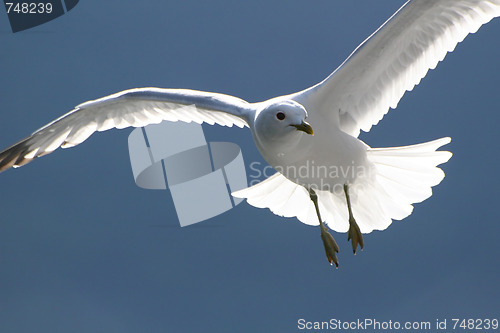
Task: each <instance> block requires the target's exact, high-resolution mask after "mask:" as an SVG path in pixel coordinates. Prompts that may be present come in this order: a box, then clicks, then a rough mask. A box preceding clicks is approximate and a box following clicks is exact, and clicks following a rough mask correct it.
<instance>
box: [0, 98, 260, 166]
mask: <svg viewBox="0 0 500 333" xmlns="http://www.w3.org/2000/svg"><path fill="white" fill-rule="evenodd" d="M249 105H250V104H249V103H247V102H245V101H244V100H241V99H239V98H236V97H233V96H228V95H223V94H216V93H208V92H202V91H194V90H185V89H160V88H138V89H130V90H125V91H122V92H119V93H116V94H113V95H110V96H107V97H103V98H100V99H96V100H93V101H88V102H85V103H82V104H80V105H78V106H77V107H75V109H74V110H72V111H70V112H68V113H67V114H65V115H63V116H62V117H60V118H58V119H56V120H54V121H53V122H51V123H49V124H47V125H45V126H44V127H42V128H40V129H39V130H37V131H36V132H34V133H33V134H31V135H30V136H29V137H27V138H25V139H24V140H21V141H19V142H18V143H16V144H14V145H13V146H11V147H9V148H7V149H5V150H4V151H2V152H0V172H1V171H4V170H6V169H8V168H10V167H19V166H22V165H24V164H26V163H29V162H31V161H32V160H33V159H34V158H36V157H39V156H43V155H46V154H48V153H51V152H52V151H54V150H55V149H57V148H59V147H62V148H68V147H73V146H76V145H78V144H80V143H82V142H83V141H85V140H86V139H87V138H88V137H89V136H90V135H92V133H94V132H96V131H99V132H100V131H106V130H108V129H111V128H125V127H130V126H132V127H140V126H146V125H149V124H157V123H160V122H161V121H163V120H169V121H179V120H180V121H184V122H192V121H194V122H196V123H203V122H206V123H208V124H211V125H213V124H219V125H223V126H232V125H236V126H238V127H244V126H248V117H249V116H250V110H251V109H250V107H249Z"/></svg>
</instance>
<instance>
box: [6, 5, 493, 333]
mask: <svg viewBox="0 0 500 333" xmlns="http://www.w3.org/2000/svg"><path fill="white" fill-rule="evenodd" d="M402 3H403V1H393V0H391V1H384V2H377V4H375V3H374V2H371V1H360V0H359V1H358V0H356V1H329V2H326V1H307V2H306V1H286V2H285V1H280V2H278V1H252V2H229V1H211V2H202V3H200V2H199V1H182V2H180V1H176V2H174V1H149V2H147V3H139V2H132V1H117V0H114V1H105V2H103V1H97V0H86V1H83V0H82V1H80V3H79V4H78V5H77V6H76V7H75V8H74V9H73V10H71V11H70V12H68V13H67V14H66V15H63V16H62V17H60V18H58V19H56V20H54V21H51V22H49V23H47V24H44V25H42V26H39V27H36V28H34V29H31V30H27V31H24V32H20V33H16V34H13V33H12V32H11V31H10V27H9V24H8V20H7V16H6V15H5V14H3V15H0V40H1V45H2V47H1V48H0V60H1V63H2V65H1V68H2V70H1V72H2V75H0V87H1V89H0V100H1V101H2V102H1V113H0V116H1V118H0V145H1V146H2V147H7V146H9V145H11V144H12V143H14V142H15V141H17V140H19V139H21V138H23V137H24V136H26V135H28V134H29V133H31V132H32V131H34V130H35V129H37V128H39V127H41V126H42V125H44V124H45V123H47V122H48V121H50V120H52V119H54V118H56V117H58V116H60V115H61V114H63V113H65V112H67V111H69V110H70V109H71V108H72V107H73V106H75V105H77V104H79V103H81V102H83V101H86V100H89V99H95V98H98V97H102V96H105V95H108V94H111V93H114V92H117V91H120V90H123V89H127V88H134V87H144V86H157V87H172V88H191V89H199V90H207V91H216V92H222V93H226V94H231V95H235V96H238V97H240V98H243V99H246V100H248V101H251V102H254V101H260V100H264V99H267V98H270V97H274V96H277V95H282V94H286V93H291V92H294V91H298V90H301V89H303V88H305V87H308V86H310V85H312V84H314V83H316V82H318V81H320V80H322V79H323V78H324V77H325V76H327V75H328V74H329V73H330V72H331V71H333V70H334V69H335V68H336V67H337V66H338V65H339V64H340V63H341V62H342V61H343V60H344V59H345V58H346V57H347V56H348V55H349V54H350V52H351V51H352V50H353V49H354V48H355V47H356V46H357V45H358V44H359V43H360V42H361V41H362V40H364V39H365V38H366V37H367V36H368V35H370V34H371V33H372V32H373V31H374V30H375V29H376V28H377V27H378V26H379V25H380V24H382V23H383V22H384V21H385V20H386V19H387V18H388V17H389V16H390V15H391V14H392V13H393V12H394V11H396V10H397V8H399V6H400V5H401V4H402ZM499 36H500V19H497V20H493V21H492V22H490V23H489V24H487V25H485V26H483V27H482V28H481V29H480V30H479V32H478V33H477V34H474V35H470V36H468V37H467V38H466V40H465V41H464V42H463V43H461V44H460V45H459V46H458V47H457V49H456V50H455V52H453V53H452V54H449V55H448V56H447V58H446V59H445V61H444V62H443V63H441V64H440V65H439V66H438V67H437V69H436V70H433V71H431V72H429V74H428V75H427V77H426V78H425V79H424V80H423V81H422V82H421V84H420V85H419V86H417V87H416V88H415V89H414V91H412V92H410V93H407V94H405V96H404V97H403V99H402V100H401V102H400V103H399V106H398V109H397V110H395V111H394V110H393V111H391V112H390V113H389V114H388V115H387V116H386V117H385V118H384V119H383V121H382V122H381V123H380V124H379V125H377V126H376V127H374V128H373V129H372V131H371V132H370V133H364V134H362V136H361V137H362V139H363V140H365V141H366V142H367V143H368V144H369V145H370V146H372V147H379V146H398V145H406V144H414V143H419V142H424V141H429V140H432V139H436V138H439V137H443V136H451V137H452V139H453V141H452V143H451V144H450V145H448V146H447V149H449V150H450V151H452V152H453V154H454V156H453V158H452V159H451V160H450V161H449V162H448V163H447V164H445V165H444V166H443V169H444V171H445V172H446V175H447V176H446V178H445V179H444V181H443V182H442V183H441V184H440V185H439V186H437V187H436V188H435V189H434V195H433V196H432V197H431V198H430V199H428V200H427V201H425V202H424V203H421V204H417V205H415V210H414V213H413V214H412V215H411V216H409V217H408V218H406V219H405V220H403V221H395V222H394V223H393V224H392V225H391V226H390V227H389V228H388V229H387V230H385V231H383V232H373V233H371V234H369V235H366V236H365V250H364V251H362V252H360V253H359V254H358V255H356V256H353V255H352V253H351V251H350V250H349V247H350V246H349V244H348V243H347V240H346V239H347V236H346V235H345V234H334V237H335V238H336V239H337V241H338V242H339V244H340V246H341V252H340V257H339V259H340V265H341V266H340V269H339V270H335V269H333V268H332V267H331V266H329V265H328V263H327V261H326V259H325V256H324V252H323V248H322V246H323V245H322V244H321V241H320V235H319V229H318V228H315V227H310V226H306V225H303V224H302V223H300V222H298V221H297V220H296V219H286V218H281V217H278V216H275V215H273V214H272V213H270V212H269V211H268V210H263V209H257V208H254V207H251V206H249V205H248V204H246V203H243V204H240V205H239V206H237V207H236V208H234V209H232V210H230V211H228V212H226V213H225V214H223V215H220V216H218V217H215V218H213V219H211V220H209V221H206V222H204V223H201V224H199V225H195V226H191V227H187V228H180V227H179V226H178V222H177V218H176V214H175V209H174V206H173V203H172V201H171V197H170V195H169V193H168V192H167V191H148V190H143V189H140V188H138V187H137V186H136V185H135V183H134V181H133V177H132V172H131V168H130V162H129V156H128V148H127V137H128V134H129V133H130V130H121V131H110V132H105V133H100V134H98V135H95V136H93V137H91V138H90V139H89V140H88V141H87V142H85V143H84V144H82V145H80V146H78V147H76V148H73V149H67V150H64V151H62V150H58V151H57V152H55V153H54V154H52V155H49V156H47V157H44V158H42V159H39V160H37V161H36V162H34V163H32V164H30V165H27V166H25V167H23V168H21V169H17V170H9V171H7V172H5V173H2V174H1V175H0V189H1V193H2V194H1V198H2V200H1V203H0V209H1V212H2V214H1V219H0V331H2V332H33V331H40V332H68V331H71V332H199V331H215V330H217V331H219V332H231V331H241V332H255V331H258V330H260V331H268V332H271V331H272V332H294V331H299V330H298V328H297V321H298V320H299V319H301V318H303V319H305V320H307V321H328V320H330V319H332V318H334V319H339V320H342V321H351V320H357V319H362V320H363V319H364V318H373V319H377V320H379V321H384V320H385V321H388V320H392V321H401V322H404V321H407V320H415V321H430V322H432V323H435V321H436V319H440V320H442V319H447V320H448V322H450V321H451V319H452V318H494V317H495V316H496V318H498V309H499V308H500V290H499V287H498V281H499V280H500V268H499V267H498V254H499V253H500V243H499V242H498V241H497V235H498V234H499V233H500V224H499V223H498V210H497V207H496V204H497V202H496V200H497V198H498V188H499V186H500V181H499V180H500V177H499V176H498V174H497V170H498V166H499V163H500V161H499V158H498V147H497V141H498V136H499V134H498V126H497V124H498V122H499V121H500V119H499V118H500V115H499V112H498V110H500V96H499V94H498V91H499V88H498V87H500V62H499V61H498V59H500V44H499V43H498V39H499ZM205 132H206V135H207V139H208V140H209V141H230V142H234V143H236V144H238V145H239V146H240V147H241V148H242V151H243V157H244V159H245V162H246V164H247V165H249V164H250V163H251V162H253V161H262V159H261V157H260V156H259V154H258V152H257V150H256V148H255V147H254V145H253V142H252V139H251V136H250V132H249V131H248V130H241V129H232V128H231V129H228V128H223V127H209V126H207V127H205ZM247 171H248V170H247Z"/></svg>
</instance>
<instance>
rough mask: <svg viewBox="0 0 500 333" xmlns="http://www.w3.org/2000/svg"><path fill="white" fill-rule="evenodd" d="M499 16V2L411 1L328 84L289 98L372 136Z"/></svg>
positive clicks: (355, 132) (341, 125) (351, 130)
mask: <svg viewBox="0 0 500 333" xmlns="http://www.w3.org/2000/svg"><path fill="white" fill-rule="evenodd" d="M499 15H500V0H413V1H408V2H407V3H405V5H403V7H401V8H400V9H399V10H398V11H397V12H396V13H395V14H394V15H393V16H392V17H391V18H390V19H389V20H387V21H386V22H385V23H384V24H383V25H382V26H381V27H380V28H379V29H378V30H377V31H375V32H374V33H373V34H372V35H371V36H370V37H368V38H367V39H366V40H365V41H364V42H363V43H362V44H361V45H359V46H358V47H357V48H356V50H355V51H354V52H353V53H352V54H351V55H350V56H349V57H348V58H347V59H346V60H345V61H344V63H343V64H342V65H341V66H340V67H339V68H337V69H336V70H335V71H334V72H333V73H332V74H331V75H330V76H329V77H327V78H326V79H325V80H324V81H322V82H321V83H319V84H317V85H316V86H313V87H311V88H309V89H306V90H304V91H301V92H299V93H296V94H293V95H290V96H289V97H291V98H293V99H295V100H296V101H298V102H299V103H301V104H303V105H304V106H305V107H306V109H308V110H309V109H310V110H309V116H310V117H311V118H310V120H311V122H312V121H313V117H321V119H320V120H319V121H325V119H327V120H328V121H330V122H332V123H334V124H337V125H338V126H339V128H340V129H341V130H343V131H344V132H346V133H349V134H351V135H353V136H355V137H357V136H358V135H359V133H360V130H363V131H365V132H368V131H369V130H370V128H371V127H372V126H373V125H376V124H377V123H378V122H379V121H380V120H381V119H382V117H383V116H384V115H385V114H386V113H387V112H388V111H389V108H393V109H394V108H396V106H397V104H398V102H399V100H400V99H401V97H402V96H403V94H404V93H405V91H410V90H412V89H413V87H414V86H415V85H417V84H418V83H419V82H420V80H421V79H422V78H423V77H424V76H425V75H426V74H427V71H428V70H429V69H433V68H435V67H436V65H437V64H438V62H439V61H442V60H443V59H444V57H445V56H446V54H447V53H448V52H451V51H453V50H454V49H455V46H456V45H457V44H458V43H459V42H461V41H462V40H463V39H464V38H465V37H466V36H467V35H468V34H469V33H474V32H476V31H477V30H478V29H479V27H481V25H483V24H485V23H487V22H489V21H490V20H491V19H492V18H494V17H497V16H499Z"/></svg>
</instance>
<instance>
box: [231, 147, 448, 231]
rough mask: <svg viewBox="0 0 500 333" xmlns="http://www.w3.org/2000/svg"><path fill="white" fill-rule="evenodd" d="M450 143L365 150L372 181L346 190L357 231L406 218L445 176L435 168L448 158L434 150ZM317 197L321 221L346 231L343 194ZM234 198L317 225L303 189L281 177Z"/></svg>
mask: <svg viewBox="0 0 500 333" xmlns="http://www.w3.org/2000/svg"><path fill="white" fill-rule="evenodd" d="M450 141H451V139H450V138H442V139H438V140H434V141H431V142H426V143H422V144H418V145H413V146H405V147H394V148H376V149H369V150H368V151H367V156H368V160H369V161H370V162H371V163H372V164H373V166H374V168H375V172H374V177H371V178H369V179H364V180H363V181H362V182H360V183H356V184H354V185H353V186H351V190H350V195H351V204H352V211H353V214H354V218H355V219H356V221H357V223H358V225H359V227H360V229H361V232H363V233H369V232H371V231H373V230H384V229H386V228H387V227H388V226H389V225H390V224H391V223H392V220H393V219H394V220H401V219H403V218H405V217H407V216H408V215H410V214H411V213H412V211H413V206H412V204H414V203H419V202H422V201H424V200H425V199H427V198H429V197H430V196H431V195H432V186H435V185H437V184H439V183H440V182H441V180H443V178H444V172H443V171H442V170H441V169H439V168H438V167H437V166H438V165H439V164H442V163H445V162H447V161H448V160H449V159H450V157H451V156H452V154H451V153H450V152H448V151H436V149H438V148H439V147H441V146H443V145H445V144H447V143H449V142H450ZM316 193H317V194H318V199H319V200H318V202H319V209H320V212H321V215H322V219H323V221H324V222H325V223H326V224H327V225H328V226H329V227H330V228H331V229H333V230H335V231H337V232H347V230H348V228H349V222H348V212H347V205H346V200H345V196H344V195H343V193H332V192H328V191H318V190H316ZM233 196H235V197H238V198H246V199H247V201H248V203H249V204H250V205H252V206H255V207H259V208H269V209H270V210H271V211H272V212H273V213H274V214H276V215H280V216H285V217H293V216H295V217H297V218H298V219H299V220H300V221H301V222H303V223H305V224H309V225H318V224H319V222H318V218H317V216H316V211H315V209H314V205H313V203H312V201H311V200H310V198H309V193H308V191H307V190H306V189H305V188H304V187H302V186H300V185H298V184H296V183H294V182H292V181H290V180H288V179H287V178H285V177H284V176H283V175H281V174H280V173H276V174H275V175H273V176H271V177H269V178H268V179H266V180H264V181H263V182H261V183H259V184H257V185H254V186H252V187H249V188H246V189H243V190H240V191H237V192H234V193H233Z"/></svg>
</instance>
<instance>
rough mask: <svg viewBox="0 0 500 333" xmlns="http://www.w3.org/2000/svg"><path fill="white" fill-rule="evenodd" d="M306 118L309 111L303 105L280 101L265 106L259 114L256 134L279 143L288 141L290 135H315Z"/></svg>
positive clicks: (290, 101)
mask: <svg viewBox="0 0 500 333" xmlns="http://www.w3.org/2000/svg"><path fill="white" fill-rule="evenodd" d="M306 118H307V111H306V109H305V108H304V107H303V106H302V105H301V104H299V103H297V102H295V101H292V100H285V101H279V102H276V103H272V104H269V105H267V106H265V107H264V108H263V109H262V110H261V111H260V112H259V113H258V114H257V119H256V121H255V125H256V126H255V127H256V132H257V133H258V134H259V135H260V136H263V137H266V138H268V139H274V140H278V141H279V140H280V139H288V138H287V137H289V136H290V135H294V136H295V135H297V134H302V135H303V134H304V133H305V134H309V135H314V132H313V129H312V127H311V125H309V123H307V122H306ZM301 132H303V133H301Z"/></svg>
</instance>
